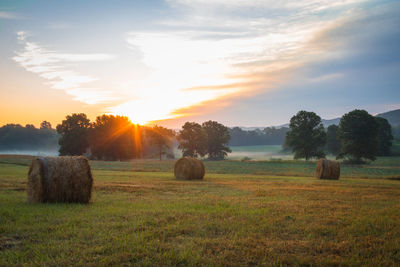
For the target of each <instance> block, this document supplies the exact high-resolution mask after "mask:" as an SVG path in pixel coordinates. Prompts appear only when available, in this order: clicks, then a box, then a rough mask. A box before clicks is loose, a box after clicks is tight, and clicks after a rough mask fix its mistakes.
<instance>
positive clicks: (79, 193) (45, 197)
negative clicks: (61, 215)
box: [27, 156, 93, 203]
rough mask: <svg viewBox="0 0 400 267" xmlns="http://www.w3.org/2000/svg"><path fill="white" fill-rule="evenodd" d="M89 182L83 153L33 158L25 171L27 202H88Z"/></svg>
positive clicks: (90, 176)
mask: <svg viewBox="0 0 400 267" xmlns="http://www.w3.org/2000/svg"><path fill="white" fill-rule="evenodd" d="M92 185H93V177H92V172H91V170H90V165H89V161H88V160H87V158H85V157H83V156H79V157H45V158H36V159H34V160H32V163H31V166H30V167H29V172H28V190H27V192H28V202H75V203H88V202H89V200H90V197H91V195H92Z"/></svg>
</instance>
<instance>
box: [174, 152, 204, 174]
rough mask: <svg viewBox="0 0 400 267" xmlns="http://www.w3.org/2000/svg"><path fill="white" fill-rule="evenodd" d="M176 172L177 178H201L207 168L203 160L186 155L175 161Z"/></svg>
mask: <svg viewBox="0 0 400 267" xmlns="http://www.w3.org/2000/svg"><path fill="white" fill-rule="evenodd" d="M174 173H175V177H176V179H182V180H201V179H203V177H204V174H205V173H206V170H205V167H204V164H203V162H202V161H201V160H198V159H195V158H190V157H184V158H181V159H179V160H177V161H176V162H175V167H174Z"/></svg>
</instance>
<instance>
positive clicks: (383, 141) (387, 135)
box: [375, 117, 393, 156]
mask: <svg viewBox="0 0 400 267" xmlns="http://www.w3.org/2000/svg"><path fill="white" fill-rule="evenodd" d="M375 120H376V122H377V123H378V125H379V127H378V154H377V155H378V156H389V155H390V148H391V147H392V140H393V135H392V126H391V125H390V124H389V122H388V120H387V119H385V118H381V117H375Z"/></svg>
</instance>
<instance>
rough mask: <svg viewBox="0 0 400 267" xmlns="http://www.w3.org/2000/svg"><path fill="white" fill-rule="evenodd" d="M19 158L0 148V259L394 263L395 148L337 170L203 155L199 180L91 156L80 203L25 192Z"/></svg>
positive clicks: (398, 225) (398, 197)
mask: <svg viewBox="0 0 400 267" xmlns="http://www.w3.org/2000/svg"><path fill="white" fill-rule="evenodd" d="M29 162H30V158H29V157H9V156H2V157H0V266H9V265H68V266H76V265H77V266H88V265H89V266H102V265H157V266H160V265H163V266H166V265H167V266H168V265H169V266H172V265H174V266H175V265H231V266H243V265H276V266H279V265H369V266H383V265H385V266H395V265H400V181H399V180H396V179H390V178H396V177H399V173H400V169H399V162H400V159H399V158H380V159H379V160H378V161H376V162H374V163H373V164H370V165H365V166H362V167H356V166H344V167H343V168H342V170H343V172H342V173H343V175H342V177H341V179H340V180H339V181H328V180H317V179H315V178H313V177H311V174H312V171H313V168H314V165H315V163H307V162H303V161H300V162H295V161H265V162H240V161H223V162H206V168H207V174H206V177H205V180H204V181H177V180H175V179H174V177H173V174H172V172H171V170H172V167H173V161H162V162H158V161H150V160H147V161H146V160H140V161H133V162H98V161H96V162H91V164H92V169H93V174H94V179H95V184H94V191H93V198H92V201H91V203H90V204H89V205H79V204H27V203H26V191H25V188H26V180H27V178H26V175H27V171H28V164H29ZM365 178H367V179H365ZM388 178H389V179H388Z"/></svg>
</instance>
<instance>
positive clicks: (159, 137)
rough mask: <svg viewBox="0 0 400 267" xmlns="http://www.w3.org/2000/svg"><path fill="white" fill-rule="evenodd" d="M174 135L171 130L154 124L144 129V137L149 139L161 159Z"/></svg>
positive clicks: (169, 146) (170, 144) (169, 147)
mask: <svg viewBox="0 0 400 267" xmlns="http://www.w3.org/2000/svg"><path fill="white" fill-rule="evenodd" d="M174 136H175V133H174V131H173V130H171V129H168V128H165V127H162V126H158V125H155V126H153V127H152V128H148V129H147V130H146V137H147V138H148V139H149V141H150V144H151V145H154V146H155V147H156V148H157V154H158V156H159V158H160V160H161V159H162V155H164V154H167V151H168V150H169V149H171V146H172V138H173V137H174Z"/></svg>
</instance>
